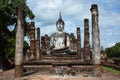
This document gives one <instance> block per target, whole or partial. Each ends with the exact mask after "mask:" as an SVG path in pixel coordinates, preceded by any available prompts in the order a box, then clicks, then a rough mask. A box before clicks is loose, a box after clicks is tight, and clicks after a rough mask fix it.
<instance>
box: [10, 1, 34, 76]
mask: <svg viewBox="0 0 120 80" xmlns="http://www.w3.org/2000/svg"><path fill="white" fill-rule="evenodd" d="M12 4H14V5H12V6H13V8H15V9H17V11H16V12H15V13H17V15H16V16H17V27H16V48H15V65H16V66H15V76H16V77H19V76H22V74H23V73H22V72H23V71H22V62H23V61H22V60H23V42H24V27H25V26H24V24H25V18H26V17H27V16H29V18H30V19H33V18H34V15H33V13H32V12H31V10H30V9H29V7H28V6H27V4H26V0H13V1H12ZM13 11H14V9H13Z"/></svg>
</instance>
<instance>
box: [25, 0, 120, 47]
mask: <svg viewBox="0 0 120 80" xmlns="http://www.w3.org/2000/svg"><path fill="white" fill-rule="evenodd" d="M92 4H97V5H98V10H99V29H100V44H101V46H103V47H104V48H107V47H111V46H113V45H115V43H116V42H120V0H27V5H28V6H29V8H30V9H31V10H32V12H33V13H34V14H35V16H36V17H35V18H34V20H32V21H34V22H35V27H36V28H37V27H39V28H40V29H41V36H43V35H45V34H48V35H51V34H52V33H54V32H56V31H57V29H56V21H57V20H58V17H59V13H60V12H61V14H62V19H63V20H64V22H65V28H64V32H67V33H74V34H75V35H76V28H77V27H80V29H81V43H82V47H83V46H84V45H83V43H84V19H85V18H87V19H89V28H90V30H89V32H90V43H92V39H91V33H92V31H91V25H92V24H91V11H90V8H91V5H92ZM27 20H28V22H31V20H29V19H27Z"/></svg>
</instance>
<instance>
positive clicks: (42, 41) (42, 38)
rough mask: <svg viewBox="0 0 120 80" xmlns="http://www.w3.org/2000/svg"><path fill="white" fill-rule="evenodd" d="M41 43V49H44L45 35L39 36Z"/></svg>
mask: <svg viewBox="0 0 120 80" xmlns="http://www.w3.org/2000/svg"><path fill="white" fill-rule="evenodd" d="M41 44H42V45H41V49H42V50H45V37H44V36H42V37H41Z"/></svg>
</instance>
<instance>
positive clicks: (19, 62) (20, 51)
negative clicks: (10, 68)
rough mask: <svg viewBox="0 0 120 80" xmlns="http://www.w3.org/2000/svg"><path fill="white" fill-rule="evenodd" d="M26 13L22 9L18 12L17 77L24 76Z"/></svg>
mask: <svg viewBox="0 0 120 80" xmlns="http://www.w3.org/2000/svg"><path fill="white" fill-rule="evenodd" d="M24 20H25V18H24V12H23V10H22V9H20V8H19V9H18V11H17V26H16V27H17V28H16V46H15V76H16V77H20V76H22V75H23V66H22V63H23V42H24Z"/></svg>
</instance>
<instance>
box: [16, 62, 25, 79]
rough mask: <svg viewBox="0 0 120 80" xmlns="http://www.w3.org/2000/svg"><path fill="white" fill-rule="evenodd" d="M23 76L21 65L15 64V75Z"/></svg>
mask: <svg viewBox="0 0 120 80" xmlns="http://www.w3.org/2000/svg"><path fill="white" fill-rule="evenodd" d="M21 76H23V65H22V64H21V65H16V66H15V77H21Z"/></svg>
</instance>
